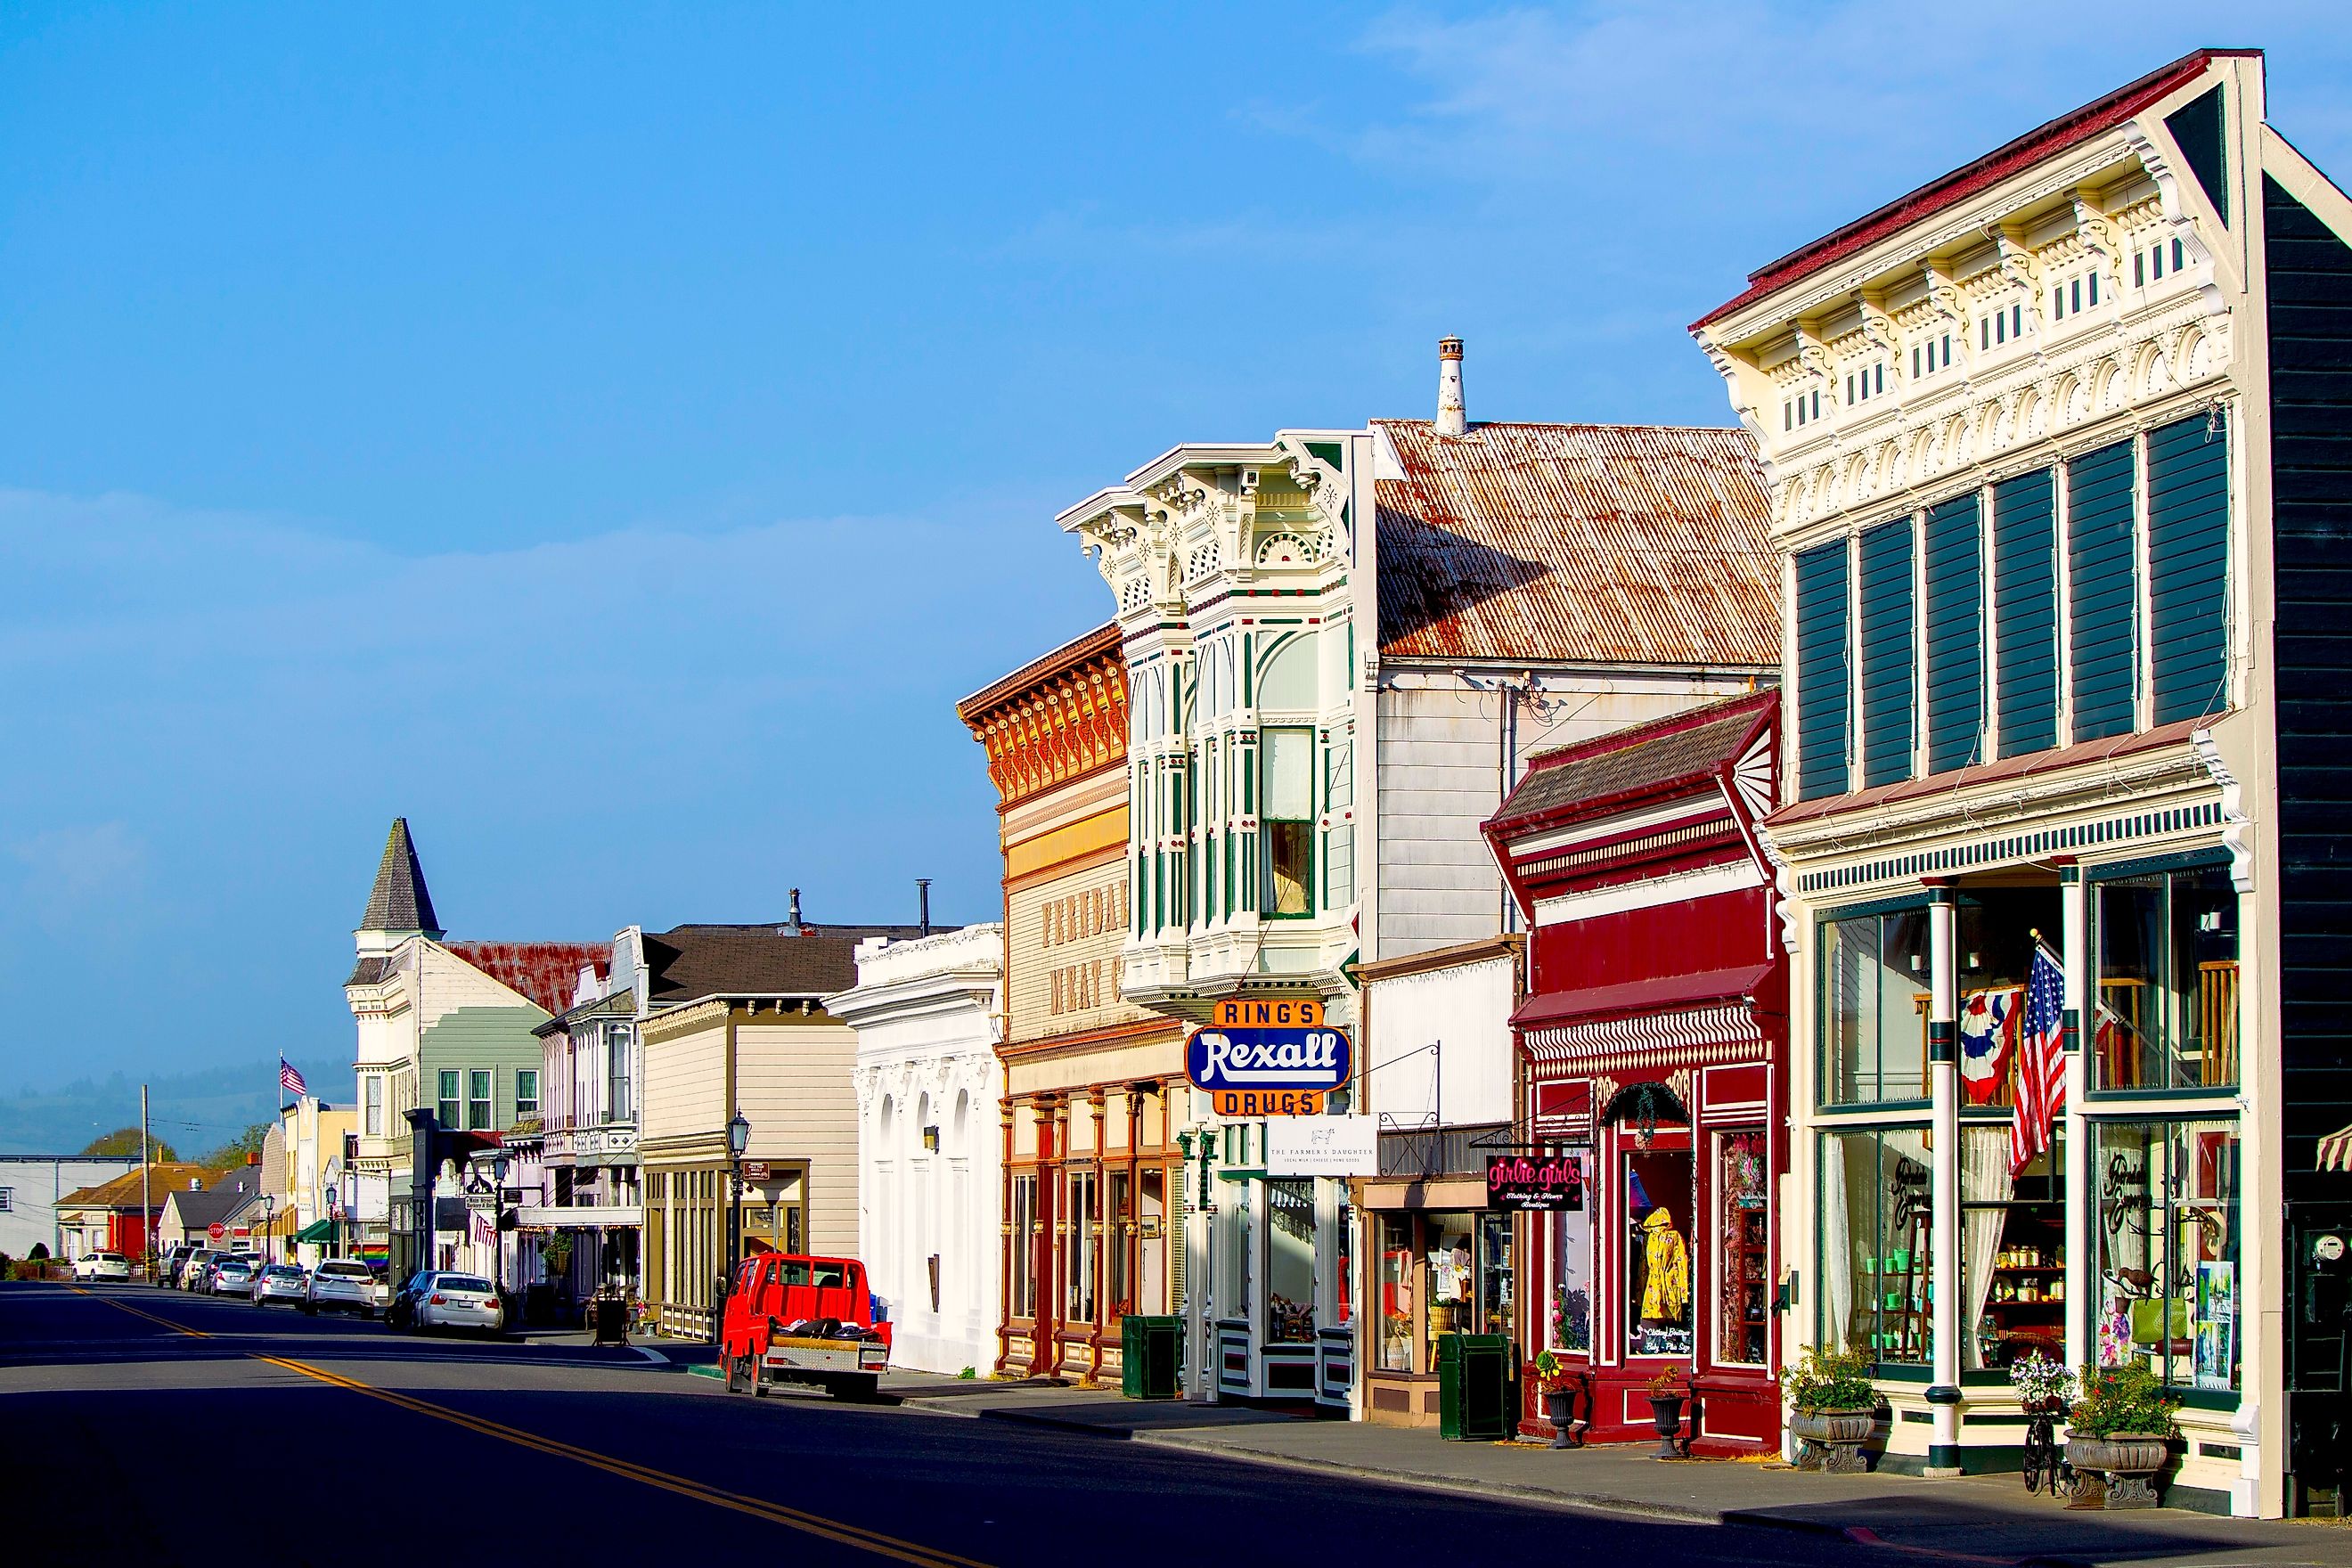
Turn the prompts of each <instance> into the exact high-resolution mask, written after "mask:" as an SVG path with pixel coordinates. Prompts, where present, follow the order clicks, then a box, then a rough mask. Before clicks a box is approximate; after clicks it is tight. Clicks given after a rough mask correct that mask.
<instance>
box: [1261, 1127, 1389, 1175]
mask: <svg viewBox="0 0 2352 1568" xmlns="http://www.w3.org/2000/svg"><path fill="white" fill-rule="evenodd" d="M1265 1173H1266V1174H1267V1175H1269V1176H1377V1175H1379V1174H1380V1173H1381V1154H1380V1121H1379V1119H1378V1118H1376V1117H1370V1116H1292V1117H1286V1118H1284V1119H1282V1120H1279V1121H1268V1122H1267V1123H1266V1124H1265Z"/></svg>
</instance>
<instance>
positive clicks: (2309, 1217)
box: [2286, 1200, 2352, 1518]
mask: <svg viewBox="0 0 2352 1568" xmlns="http://www.w3.org/2000/svg"><path fill="white" fill-rule="evenodd" d="M2287 1325H2288V1329H2287V1378H2286V1385H2287V1471H2288V1475H2287V1481H2288V1496H2287V1506H2288V1508H2289V1510H2291V1511H2293V1512H2294V1513H2298V1514H2304V1513H2312V1512H2323V1513H2332V1514H2334V1515H2336V1517H2338V1518H2341V1517H2343V1516H2344V1515H2345V1513H2346V1512H2347V1502H2352V1499H2347V1497H2346V1495H2345V1487H2346V1480H2347V1474H2352V1430H2347V1427H2352V1203H2347V1202H2344V1201H2340V1200H2339V1201H2335V1202H2324V1203H2311V1202H2308V1201H2306V1202H2304V1203H2296V1204H2290V1205H2287Z"/></svg>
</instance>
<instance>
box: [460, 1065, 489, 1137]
mask: <svg viewBox="0 0 2352 1568" xmlns="http://www.w3.org/2000/svg"><path fill="white" fill-rule="evenodd" d="M491 1125H492V1121H491V1118H490V1075H489V1074H488V1073H487V1072H485V1071H483V1070H482V1069H480V1068H475V1069H474V1070H473V1071H471V1072H468V1073H467V1075H466V1126H467V1129H468V1130H470V1131H476V1132H479V1131H484V1130H485V1129H487V1128H488V1127H489V1126H491Z"/></svg>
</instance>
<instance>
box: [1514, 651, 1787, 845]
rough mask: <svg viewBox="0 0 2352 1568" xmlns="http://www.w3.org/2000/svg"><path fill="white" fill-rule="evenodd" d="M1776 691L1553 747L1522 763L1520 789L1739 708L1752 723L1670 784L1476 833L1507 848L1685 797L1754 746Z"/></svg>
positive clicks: (1658, 782) (1528, 815)
mask: <svg viewBox="0 0 2352 1568" xmlns="http://www.w3.org/2000/svg"><path fill="white" fill-rule="evenodd" d="M1779 701H1780V688H1779V687H1777V686H1768V687H1766V688H1764V689H1762V690H1760V691H1751V692H1749V693H1748V694H1747V695H1746V696H1744V697H1733V698H1728V699H1727V700H1723V701H1721V702H1709V703H1706V704H1703V705H1702V706H1700V707H1697V708H1685V709H1684V710H1682V711H1681V712H1679V713H1670V714H1668V715H1666V717H1664V718H1663V719H1653V720H1650V721H1647V722H1645V723H1641V724H1629V725H1627V726H1626V727H1625V728H1624V729H1622V730H1612V731H1608V732H1607V733H1606V734H1601V735H1595V736H1593V737H1592V738H1591V740H1589V741H1578V742H1573V743H1571V744H1570V745H1565V746H1560V747H1557V748H1555V749H1554V750H1552V751H1549V752H1537V753H1536V754H1535V755H1534V756H1532V757H1529V758H1528V765H1527V772H1526V773H1521V774H1520V775H1519V783H1520V784H1525V783H1526V782H1527V781H1528V778H1529V777H1531V776H1533V775H1534V774H1535V773H1539V772H1541V771H1542V770H1544V769H1546V768H1551V767H1558V766H1559V765H1560V764H1562V763H1574V762H1581V761H1583V760H1585V759H1586V758H1589V757H1597V756H1602V755H1605V754H1607V753H1608V752H1617V751H1622V750H1624V749H1625V748H1627V747H1629V746H1637V745H1643V744H1645V743H1647V742H1651V741H1655V740H1658V739H1661V738H1662V737H1664V736H1667V735H1673V734H1677V733H1680V732H1681V731H1685V730H1695V729H1696V728H1697V727H1698V726H1699V725H1701V724H1712V723H1715V722H1716V721H1718V720H1722V719H1728V718H1730V717H1731V716H1732V715H1734V714H1735V713H1738V711H1739V710H1741V709H1742V708H1750V709H1753V710H1754V712H1755V721H1754V722H1753V723H1751V724H1749V725H1748V728H1747V729H1745V730H1743V731H1740V734H1739V739H1738V741H1737V742H1734V743H1733V744H1732V745H1729V746H1727V747H1725V748H1724V751H1723V753H1722V755H1720V756H1719V757H1717V759H1716V760H1715V761H1714V762H1712V763H1708V764H1707V765H1706V767H1703V768H1694V769H1691V770H1690V771H1689V772H1687V773H1677V774H1675V775H1674V776H1673V777H1671V778H1660V779H1653V780H1651V781H1650V782H1649V783H1647V784H1637V785H1635V786H1634V787H1633V788H1632V789H1626V790H1620V791H1618V792H1617V793H1616V794H1614V795H1599V796H1595V797H1593V798H1592V799H1590V800H1580V801H1572V802H1570V803H1569V804H1567V805H1556V806H1552V807H1549V809H1547V810H1543V811H1534V812H1525V813H1520V814H1517V815H1514V816H1504V815H1503V814H1501V813H1500V812H1497V813H1496V815H1495V816H1490V817H1488V818H1487V819H1486V821H1485V822H1484V823H1482V824H1481V825H1480V829H1481V831H1483V832H1484V833H1486V836H1487V837H1490V838H1492V839H1493V840H1495V841H1496V843H1497V844H1508V843H1509V842H1510V841H1511V840H1513V839H1516V838H1521V837H1526V836H1527V835H1528V834H1529V833H1531V832H1534V831H1535V830H1537V829H1538V828H1546V827H1557V826H1560V825H1562V824H1564V823H1570V822H1580V821H1585V820H1589V819H1591V818H1593V817H1601V816H1610V815H1611V814H1612V813H1614V812H1617V811H1622V810H1623V809H1625V807H1626V806H1627V805H1629V804H1630V803H1633V802H1636V801H1640V800H1643V799H1644V798H1647V797H1653V796H1662V795H1674V794H1677V793H1681V792H1685V791H1687V790H1688V789H1689V788H1690V787H1691V786H1692V785H1693V784H1696V783H1699V782H1701V781H1703V780H1706V779H1710V778H1713V777H1714V776H1715V774H1716V773H1717V771H1718V770H1720V769H1721V768H1722V767H1723V766H1724V765H1725V764H1726V763H1735V762H1738V760H1739V759H1740V758H1741V757H1742V756H1744V755H1746V754H1747V751H1748V747H1749V746H1752V745H1754V744H1755V743H1756V737H1757V735H1758V733H1759V731H1761V730H1762V729H1763V728H1764V727H1765V726H1766V725H1767V724H1769V722H1770V721H1771V718H1772V710H1773V708H1774V705H1775V704H1777V703H1778V702H1779ZM1513 787H1514V788H1517V785H1514V786H1513ZM1659 831H1661V829H1659V828H1655V827H1644V828H1642V829H1641V830H1639V832H1638V833H1636V834H1634V835H1633V836H1634V837H1642V836H1643V835H1646V834H1650V833H1655V832H1659ZM1579 847H1586V846H1579Z"/></svg>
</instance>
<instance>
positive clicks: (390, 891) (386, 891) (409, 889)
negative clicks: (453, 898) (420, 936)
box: [359, 816, 441, 940]
mask: <svg viewBox="0 0 2352 1568" xmlns="http://www.w3.org/2000/svg"><path fill="white" fill-rule="evenodd" d="M359 929H360V930H362V931H423V932H424V933H425V935H427V936H429V937H433V938H436V940H437V939H438V938H439V937H440V935H441V924H440V922H439V921H437V920H436V919H435V918H434V914H433V895H432V894H431V893H429V892H427V891H426V890H425V868H424V867H422V866H420V865H418V864H417V863H416V844H415V840H413V839H411V838H410V837H409V836H408V818H406V817H404V816H395V817H394V818H393V819H392V832H391V833H390V834H388V835H386V836H385V837H384V841H383V860H382V861H380V862H378V863H377V866H376V868H375V886H374V887H373V888H372V889H369V890H368V901H367V913H365V914H364V915H362V916H361V917H360V927H359Z"/></svg>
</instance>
